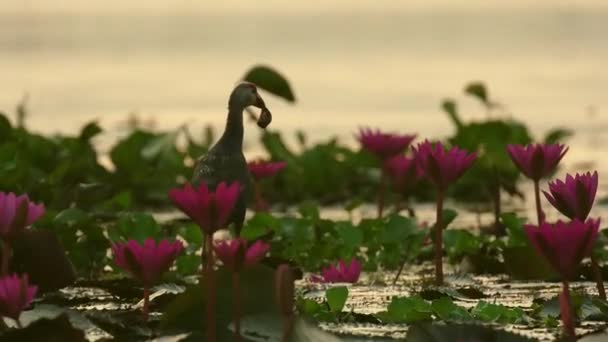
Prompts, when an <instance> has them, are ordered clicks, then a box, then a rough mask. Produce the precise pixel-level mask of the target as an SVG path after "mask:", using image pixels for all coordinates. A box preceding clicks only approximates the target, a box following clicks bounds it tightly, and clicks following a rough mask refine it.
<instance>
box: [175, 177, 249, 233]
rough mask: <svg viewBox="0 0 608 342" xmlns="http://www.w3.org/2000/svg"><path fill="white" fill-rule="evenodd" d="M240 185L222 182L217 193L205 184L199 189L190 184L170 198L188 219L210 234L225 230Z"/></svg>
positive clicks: (216, 190)
mask: <svg viewBox="0 0 608 342" xmlns="http://www.w3.org/2000/svg"><path fill="white" fill-rule="evenodd" d="M239 193H240V185H239V183H238V182H234V183H232V184H230V185H227V184H226V183H224V182H222V183H220V184H219V185H218V186H217V187H216V189H215V192H212V191H209V188H207V185H206V184H205V183H201V185H199V187H198V188H197V189H194V188H192V186H191V185H190V184H186V185H184V187H183V188H182V189H172V190H171V191H170V192H169V197H170V198H171V200H172V201H173V203H174V204H175V205H176V206H177V207H178V208H179V209H180V210H181V211H183V212H184V213H185V214H186V215H188V217H190V218H191V219H192V220H193V221H194V222H196V223H197V224H198V225H199V226H200V227H201V229H202V230H203V231H205V232H206V233H208V234H212V233H214V232H215V231H216V230H218V229H221V228H224V226H225V225H226V223H227V222H228V219H229V218H230V214H231V213H232V210H233V209H234V206H235V204H236V202H237V200H238V197H239Z"/></svg>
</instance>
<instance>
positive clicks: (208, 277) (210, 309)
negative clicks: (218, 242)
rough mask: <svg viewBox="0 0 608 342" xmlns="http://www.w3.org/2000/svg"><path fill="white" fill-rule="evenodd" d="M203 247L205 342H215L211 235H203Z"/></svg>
mask: <svg viewBox="0 0 608 342" xmlns="http://www.w3.org/2000/svg"><path fill="white" fill-rule="evenodd" d="M205 245H206V247H207V251H208V254H209V255H207V258H206V260H205V261H206V267H205V268H204V271H205V274H204V279H205V281H206V284H205V285H206V288H207V295H206V298H205V299H206V301H207V321H206V325H205V326H206V327H207V341H210V342H215V341H216V338H215V335H216V334H215V279H214V274H213V235H212V234H207V235H205Z"/></svg>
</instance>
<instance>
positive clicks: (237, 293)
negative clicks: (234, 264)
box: [232, 272, 242, 342]
mask: <svg viewBox="0 0 608 342" xmlns="http://www.w3.org/2000/svg"><path fill="white" fill-rule="evenodd" d="M232 286H233V287H234V340H235V341H236V342H240V341H241V305H242V303H241V275H240V273H239V272H234V274H233V275H232Z"/></svg>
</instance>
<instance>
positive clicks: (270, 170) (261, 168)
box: [247, 160, 287, 180]
mask: <svg viewBox="0 0 608 342" xmlns="http://www.w3.org/2000/svg"><path fill="white" fill-rule="evenodd" d="M285 166H287V162H284V161H280V162H269V161H263V160H255V161H252V162H249V163H247V168H248V169H249V173H251V176H253V178H254V179H256V180H260V179H263V178H269V177H272V176H274V175H276V174H277V173H278V172H279V171H281V170H283V169H284V168H285Z"/></svg>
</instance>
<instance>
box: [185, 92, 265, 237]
mask: <svg viewBox="0 0 608 342" xmlns="http://www.w3.org/2000/svg"><path fill="white" fill-rule="evenodd" d="M250 105H253V106H256V107H259V108H261V109H262V114H261V115H260V119H259V120H258V125H259V126H261V127H266V125H268V124H269V123H270V120H271V119H270V118H271V116H270V112H269V111H268V109H266V106H265V104H264V101H263V100H262V98H261V97H260V96H259V95H258V93H257V89H256V88H255V86H254V85H253V84H249V83H242V84H240V85H238V86H237V87H236V88H235V89H234V90H233V91H232V94H231V95H230V101H229V103H228V118H227V120H226V128H225V130H224V134H223V135H222V137H221V138H220V140H218V142H217V143H216V144H215V145H213V147H211V149H209V151H208V152H207V154H205V155H203V156H202V157H200V158H199V159H198V161H197V163H196V166H195V168H194V175H193V178H192V183H193V184H195V185H198V184H200V183H201V182H204V183H206V184H207V186H208V187H209V188H210V189H212V190H213V189H215V187H216V186H217V185H218V184H220V183H221V182H226V183H232V182H239V184H240V186H241V194H240V197H239V199H238V201H237V203H236V205H235V207H234V209H233V211H232V215H231V216H230V219H229V220H228V224H231V223H233V224H234V229H235V232H236V234H237V235H239V234H240V231H241V228H242V226H243V221H244V220H245V213H246V211H247V202H248V201H249V199H250V198H251V196H252V193H253V191H252V188H253V180H252V178H251V174H250V173H249V170H248V168H247V160H246V159H245V156H244V155H243V135H244V128H243V110H244V109H245V108H246V107H248V106H250Z"/></svg>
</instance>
